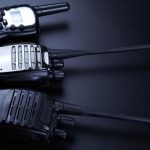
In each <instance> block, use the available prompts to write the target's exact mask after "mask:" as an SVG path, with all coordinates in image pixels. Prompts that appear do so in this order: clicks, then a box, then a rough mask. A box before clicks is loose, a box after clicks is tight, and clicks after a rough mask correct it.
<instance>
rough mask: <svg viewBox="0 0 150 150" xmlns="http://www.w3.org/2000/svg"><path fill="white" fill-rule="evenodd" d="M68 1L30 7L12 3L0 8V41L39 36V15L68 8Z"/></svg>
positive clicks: (28, 39)
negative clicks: (12, 4)
mask: <svg viewBox="0 0 150 150" xmlns="http://www.w3.org/2000/svg"><path fill="white" fill-rule="evenodd" d="M69 7H70V6H69V4H68V3H57V4H48V5H42V6H35V7H32V6H30V5H26V4H23V5H14V6H8V7H4V8H0V43H1V44H3V43H8V42H10V41H11V43H12V42H16V41H17V42H18V41H20V42H21V41H22V42H25V41H28V42H29V41H30V42H37V41H38V37H39V30H40V27H39V19H38V18H39V17H41V16H46V15H51V14H55V13H60V12H64V11H67V10H69Z"/></svg>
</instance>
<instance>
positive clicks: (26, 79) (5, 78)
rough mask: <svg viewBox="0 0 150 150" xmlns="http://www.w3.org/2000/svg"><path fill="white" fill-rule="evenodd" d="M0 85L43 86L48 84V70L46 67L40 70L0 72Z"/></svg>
mask: <svg viewBox="0 0 150 150" xmlns="http://www.w3.org/2000/svg"><path fill="white" fill-rule="evenodd" d="M0 83H1V87H4V88H6V87H7V88H8V87H34V88H44V87H48V86H50V78H49V71H48V69H47V68H45V69H41V70H38V69H36V70H27V71H21V72H11V73H1V74H0Z"/></svg>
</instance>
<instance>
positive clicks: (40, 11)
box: [34, 2, 70, 17]
mask: <svg viewBox="0 0 150 150" xmlns="http://www.w3.org/2000/svg"><path fill="white" fill-rule="evenodd" d="M34 9H35V10H36V13H37V15H38V17H41V16H46V15H52V14H56V13H61V12H64V11H68V10H69V9H70V5H69V3H66V2H64V3H56V4H48V5H41V6H34Z"/></svg>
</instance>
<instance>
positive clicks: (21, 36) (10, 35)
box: [0, 4, 40, 44]
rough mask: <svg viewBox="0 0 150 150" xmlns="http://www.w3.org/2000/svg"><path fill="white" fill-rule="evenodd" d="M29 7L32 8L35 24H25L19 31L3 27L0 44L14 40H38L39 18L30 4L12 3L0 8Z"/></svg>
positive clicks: (13, 41) (0, 33)
mask: <svg viewBox="0 0 150 150" xmlns="http://www.w3.org/2000/svg"><path fill="white" fill-rule="evenodd" d="M24 6H26V7H29V8H31V9H32V10H33V13H34V15H35V20H36V21H35V24H34V25H31V26H27V27H25V28H24V30H22V31H20V30H19V29H15V30H13V31H12V30H10V29H9V30H8V29H7V30H6V28H3V30H1V31H0V44H4V43H15V42H18V41H19V42H38V39H39V32H40V27H39V19H38V16H37V15H36V11H35V9H34V7H31V6H30V5H27V4H22V5H13V6H8V7H3V8H0V10H9V9H12V8H17V7H24Z"/></svg>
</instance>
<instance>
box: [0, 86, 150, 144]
mask: <svg viewBox="0 0 150 150" xmlns="http://www.w3.org/2000/svg"><path fill="white" fill-rule="evenodd" d="M0 112H1V113H0V137H1V138H6V139H8V138H9V140H10V139H11V140H16V139H20V140H25V141H28V140H29V141H32V140H33V141H40V142H47V143H50V142H51V141H52V140H53V139H54V138H56V137H61V138H65V137H66V132H65V131H64V130H63V128H64V127H66V126H67V125H69V126H74V125H75V119H74V118H72V117H70V116H73V115H74V116H88V117H98V118H107V119H115V120H124V121H130V122H137V123H146V124H150V119H149V118H140V117H136V116H129V115H121V114H113V113H105V112H101V111H97V110H91V109H89V108H86V107H81V106H77V105H72V104H69V103H64V102H61V101H56V100H54V99H53V98H51V97H49V96H48V95H46V94H44V93H41V92H37V91H32V90H25V89H7V90H0ZM66 115H67V116H66Z"/></svg>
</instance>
